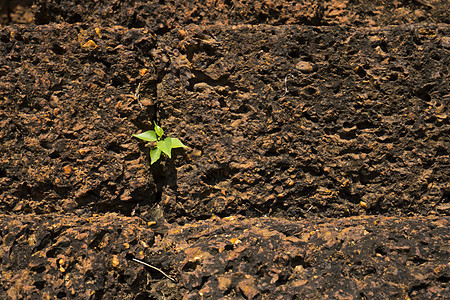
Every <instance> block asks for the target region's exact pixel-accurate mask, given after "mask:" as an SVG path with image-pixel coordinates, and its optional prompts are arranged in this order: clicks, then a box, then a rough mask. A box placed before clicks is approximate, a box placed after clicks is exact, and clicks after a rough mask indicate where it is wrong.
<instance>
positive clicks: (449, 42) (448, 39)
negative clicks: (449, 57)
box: [442, 36, 450, 49]
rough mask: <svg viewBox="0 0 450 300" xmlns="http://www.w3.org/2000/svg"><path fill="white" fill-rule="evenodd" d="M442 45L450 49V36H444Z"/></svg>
mask: <svg viewBox="0 0 450 300" xmlns="http://www.w3.org/2000/svg"><path fill="white" fill-rule="evenodd" d="M442 47H444V48H446V49H450V36H444V37H443V38H442Z"/></svg>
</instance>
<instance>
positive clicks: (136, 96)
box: [134, 83, 144, 109]
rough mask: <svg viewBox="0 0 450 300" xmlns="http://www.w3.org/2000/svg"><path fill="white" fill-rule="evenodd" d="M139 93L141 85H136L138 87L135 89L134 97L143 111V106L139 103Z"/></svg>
mask: <svg viewBox="0 0 450 300" xmlns="http://www.w3.org/2000/svg"><path fill="white" fill-rule="evenodd" d="M140 91H141V83H139V84H138V86H137V88H136V92H135V93H134V97H135V98H136V99H137V101H138V103H139V106H140V107H141V108H142V109H143V108H144V106H142V103H141V95H140V93H139V92H140Z"/></svg>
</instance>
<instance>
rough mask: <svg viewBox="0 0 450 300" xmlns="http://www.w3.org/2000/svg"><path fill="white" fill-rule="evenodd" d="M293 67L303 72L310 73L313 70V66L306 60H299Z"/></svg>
mask: <svg viewBox="0 0 450 300" xmlns="http://www.w3.org/2000/svg"><path fill="white" fill-rule="evenodd" d="M295 68H296V69H297V70H299V71H300V72H303V73H311V72H312V71H313V70H314V68H313V66H312V65H311V64H310V63H309V62H307V61H299V62H298V63H297V64H296V65H295Z"/></svg>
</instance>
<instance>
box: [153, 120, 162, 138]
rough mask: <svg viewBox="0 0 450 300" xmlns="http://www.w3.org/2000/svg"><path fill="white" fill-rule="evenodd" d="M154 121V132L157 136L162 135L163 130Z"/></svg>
mask: <svg viewBox="0 0 450 300" xmlns="http://www.w3.org/2000/svg"><path fill="white" fill-rule="evenodd" d="M154 123H155V132H156V134H157V135H158V136H159V137H162V136H163V134H164V130H163V129H162V128H161V127H160V126H158V125H156V122H154Z"/></svg>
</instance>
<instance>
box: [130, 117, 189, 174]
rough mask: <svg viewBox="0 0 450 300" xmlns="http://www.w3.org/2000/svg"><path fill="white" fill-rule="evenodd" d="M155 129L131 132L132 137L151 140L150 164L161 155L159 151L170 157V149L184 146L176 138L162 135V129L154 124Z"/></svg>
mask: <svg viewBox="0 0 450 300" xmlns="http://www.w3.org/2000/svg"><path fill="white" fill-rule="evenodd" d="M154 123H155V130H149V131H146V132H143V133H139V134H133V136H134V137H136V138H138V139H141V140H144V141H147V142H153V143H154V144H153V146H152V148H151V149H150V159H151V161H150V164H152V165H153V164H154V163H155V162H157V161H158V160H159V158H160V157H161V153H164V154H166V155H167V156H168V157H169V158H172V149H174V148H186V146H185V145H184V144H183V143H182V142H181V141H180V140H179V139H177V138H171V137H164V130H163V129H162V128H161V127H160V126H158V125H156V122H154Z"/></svg>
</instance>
